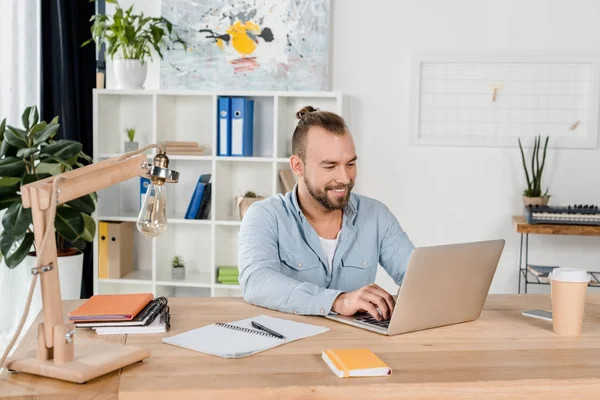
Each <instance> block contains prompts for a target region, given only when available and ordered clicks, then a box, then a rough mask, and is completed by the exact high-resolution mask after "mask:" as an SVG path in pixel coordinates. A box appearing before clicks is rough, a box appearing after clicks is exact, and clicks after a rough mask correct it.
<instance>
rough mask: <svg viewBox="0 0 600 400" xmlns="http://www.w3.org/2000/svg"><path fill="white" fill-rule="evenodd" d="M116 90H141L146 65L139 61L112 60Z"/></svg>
mask: <svg viewBox="0 0 600 400" xmlns="http://www.w3.org/2000/svg"><path fill="white" fill-rule="evenodd" d="M113 71H114V74H115V80H116V81H117V89H143V88H144V82H146V75H147V73H148V63H147V62H145V63H142V61H141V60H113Z"/></svg>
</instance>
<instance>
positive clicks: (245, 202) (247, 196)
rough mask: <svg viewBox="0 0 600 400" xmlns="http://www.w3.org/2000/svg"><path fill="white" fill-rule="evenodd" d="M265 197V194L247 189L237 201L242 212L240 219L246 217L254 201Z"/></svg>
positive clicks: (240, 212)
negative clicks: (257, 193)
mask: <svg viewBox="0 0 600 400" xmlns="http://www.w3.org/2000/svg"><path fill="white" fill-rule="evenodd" d="M263 199H264V197H263V196H257V195H256V193H254V192H252V191H247V192H246V193H244V195H243V196H239V197H237V198H236V202H237V208H238V210H239V214H240V220H241V219H243V218H244V215H245V214H246V211H247V210H248V207H250V206H251V205H252V203H254V202H256V201H259V200H263Z"/></svg>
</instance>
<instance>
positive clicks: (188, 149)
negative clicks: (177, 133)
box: [163, 141, 205, 156]
mask: <svg viewBox="0 0 600 400" xmlns="http://www.w3.org/2000/svg"><path fill="white" fill-rule="evenodd" d="M163 146H164V148H165V151H166V152H167V155H184V156H185V155H187V156H201V155H204V153H205V150H204V146H200V145H199V144H198V143H197V142H184V141H166V142H164V143H163Z"/></svg>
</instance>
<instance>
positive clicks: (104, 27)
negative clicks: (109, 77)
mask: <svg viewBox="0 0 600 400" xmlns="http://www.w3.org/2000/svg"><path fill="white" fill-rule="evenodd" d="M106 2H107V3H111V4H114V5H115V6H116V10H115V13H114V15H112V16H109V15H106V14H97V15H93V16H92V18H91V19H90V21H93V24H92V27H91V33H92V37H91V38H90V39H88V40H87V41H85V42H84V43H83V44H82V46H85V45H87V44H89V43H91V42H95V43H96V44H97V45H98V47H100V45H101V44H102V43H106V53H107V55H108V56H109V57H110V59H111V60H113V69H114V74H115V80H116V82H117V88H118V89H141V88H143V86H144V82H145V81H146V75H147V72H148V64H147V62H146V61H147V60H148V59H150V60H153V58H152V50H154V51H156V53H157V54H158V56H159V57H160V58H161V59H162V58H163V54H162V51H161V48H164V47H166V48H170V43H181V44H182V45H183V48H184V49H186V44H185V42H184V41H183V40H182V39H181V38H180V37H179V35H178V34H177V33H175V32H174V31H173V24H172V23H171V22H170V21H169V20H167V19H166V18H163V17H148V16H144V14H143V13H140V14H134V13H133V5H132V6H131V7H129V8H128V9H126V10H124V9H122V8H121V6H120V5H119V2H118V1H117V0H106Z"/></svg>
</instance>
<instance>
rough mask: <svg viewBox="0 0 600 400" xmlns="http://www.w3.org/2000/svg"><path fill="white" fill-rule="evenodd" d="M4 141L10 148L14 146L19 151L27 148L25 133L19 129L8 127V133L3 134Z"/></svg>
mask: <svg viewBox="0 0 600 400" xmlns="http://www.w3.org/2000/svg"><path fill="white" fill-rule="evenodd" d="M4 140H5V141H7V142H8V144H10V145H11V146H15V147H16V148H19V149H26V148H29V143H28V142H27V133H26V132H25V131H22V130H20V129H17V128H13V127H12V126H9V127H8V131H6V132H4Z"/></svg>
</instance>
